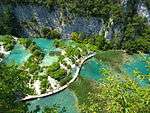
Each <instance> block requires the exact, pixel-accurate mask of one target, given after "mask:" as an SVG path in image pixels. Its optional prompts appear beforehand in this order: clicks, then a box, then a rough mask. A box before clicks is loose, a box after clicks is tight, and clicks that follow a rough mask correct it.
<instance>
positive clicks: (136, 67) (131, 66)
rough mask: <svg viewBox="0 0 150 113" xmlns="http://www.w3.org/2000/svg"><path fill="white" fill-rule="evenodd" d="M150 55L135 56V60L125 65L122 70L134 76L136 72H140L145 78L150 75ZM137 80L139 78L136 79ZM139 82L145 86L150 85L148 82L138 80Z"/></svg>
mask: <svg viewBox="0 0 150 113" xmlns="http://www.w3.org/2000/svg"><path fill="white" fill-rule="evenodd" d="M149 57H150V55H145V56H143V57H142V56H140V55H135V56H133V59H132V60H131V61H130V62H127V63H125V64H123V66H122V69H123V71H124V72H125V73H127V74H128V75H130V76H132V75H133V74H134V71H138V72H140V73H141V74H142V75H143V76H144V75H146V74H149V73H150V70H148V68H147V67H148V63H147V61H148V58H149ZM135 79H137V78H135ZM137 81H138V82H139V83H140V84H141V85H142V86H143V85H146V84H147V83H148V81H147V80H140V79H137Z"/></svg>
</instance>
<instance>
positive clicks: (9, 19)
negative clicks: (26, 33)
mask: <svg viewBox="0 0 150 113" xmlns="http://www.w3.org/2000/svg"><path fill="white" fill-rule="evenodd" d="M12 11H13V9H12V6H11V5H9V6H8V7H7V8H6V9H5V10H4V12H1V13H0V15H1V16H0V34H1V35H6V34H7V35H14V36H20V33H21V27H20V25H19V24H18V22H17V19H16V17H15V16H14V14H13V12H12Z"/></svg>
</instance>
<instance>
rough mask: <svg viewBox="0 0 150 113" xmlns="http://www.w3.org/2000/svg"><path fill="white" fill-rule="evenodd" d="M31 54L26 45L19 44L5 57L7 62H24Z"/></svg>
mask: <svg viewBox="0 0 150 113" xmlns="http://www.w3.org/2000/svg"><path fill="white" fill-rule="evenodd" d="M30 56H31V53H30V52H29V51H28V50H26V49H25V47H24V46H22V45H19V44H17V45H16V46H15V47H14V49H13V50H12V51H11V53H10V54H9V55H8V56H7V57H6V58H5V60H4V61H6V62H7V63H16V64H22V63H23V62H26V61H27V59H28V58H29V57H30Z"/></svg>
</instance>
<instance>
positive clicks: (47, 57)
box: [40, 54, 58, 66]
mask: <svg viewBox="0 0 150 113" xmlns="http://www.w3.org/2000/svg"><path fill="white" fill-rule="evenodd" d="M57 61H58V56H50V55H48V54H46V55H45V57H44V59H43V61H42V64H40V65H41V66H49V65H52V64H53V63H54V62H57Z"/></svg>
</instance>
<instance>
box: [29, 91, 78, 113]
mask: <svg viewBox="0 0 150 113" xmlns="http://www.w3.org/2000/svg"><path fill="white" fill-rule="evenodd" d="M77 102H78V100H77V97H76V95H75V94H74V93H73V92H72V91H70V90H69V89H66V90H64V91H62V92H60V93H57V94H55V95H52V96H48V97H45V98H41V99H36V100H32V101H29V103H30V104H31V105H30V106H29V107H28V108H29V110H30V111H31V110H32V111H33V110H35V109H36V106H39V107H40V111H39V112H37V113H42V111H43V110H44V108H45V107H52V106H53V105H57V106H59V107H60V108H59V110H60V111H62V110H63V108H65V110H66V112H65V113H79V111H78V107H77Z"/></svg>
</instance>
